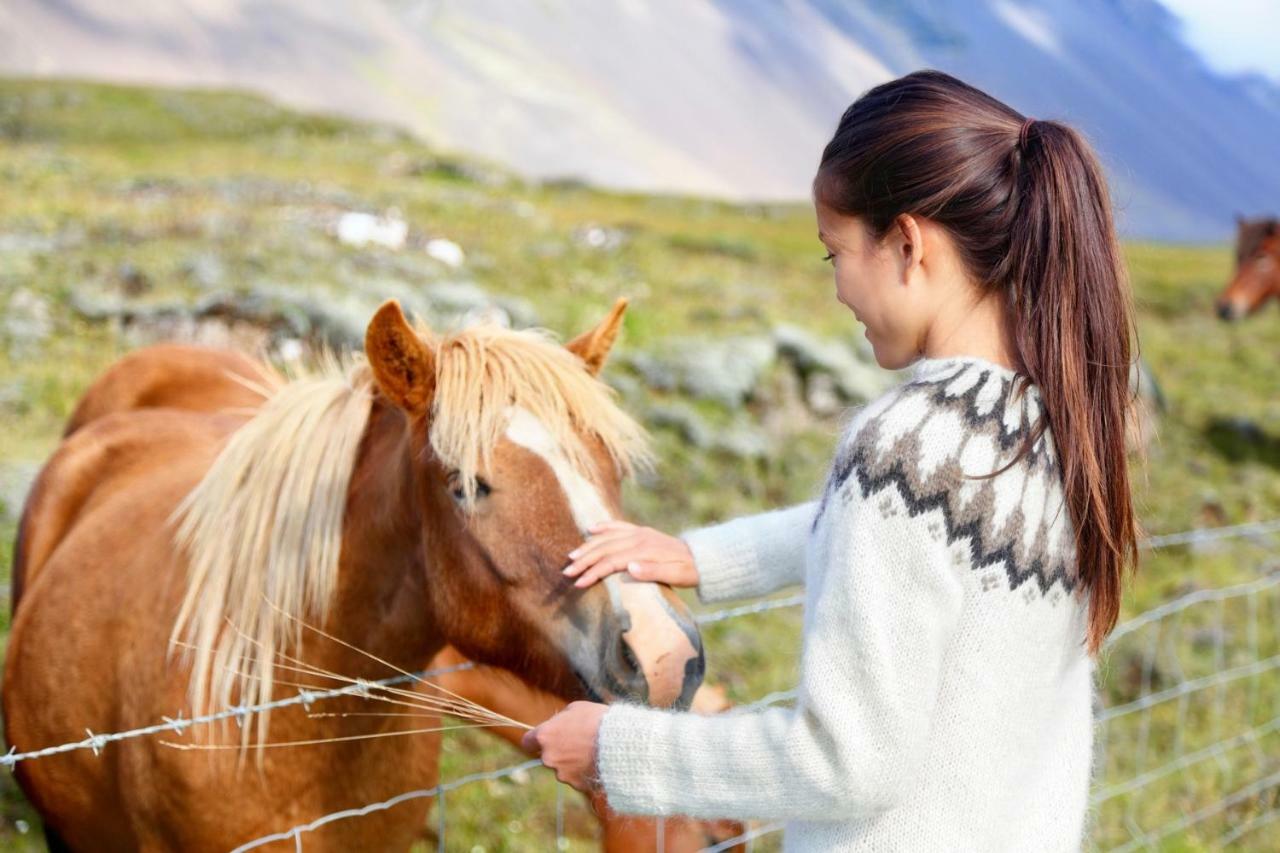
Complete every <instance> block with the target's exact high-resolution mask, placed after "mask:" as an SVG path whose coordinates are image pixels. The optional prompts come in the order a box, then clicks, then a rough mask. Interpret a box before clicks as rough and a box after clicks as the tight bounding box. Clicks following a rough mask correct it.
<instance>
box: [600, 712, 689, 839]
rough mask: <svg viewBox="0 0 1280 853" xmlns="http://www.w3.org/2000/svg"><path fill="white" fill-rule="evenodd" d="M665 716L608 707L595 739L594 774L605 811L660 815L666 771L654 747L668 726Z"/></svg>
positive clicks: (666, 714) (667, 716) (667, 719)
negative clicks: (601, 794)
mask: <svg viewBox="0 0 1280 853" xmlns="http://www.w3.org/2000/svg"><path fill="white" fill-rule="evenodd" d="M670 716H671V715H670V714H669V713H664V712H662V711H660V710H658V709H655V708H646V707H643V706H640V705H628V704H624V703H618V704H614V705H610V706H609V710H607V711H606V712H605V714H604V717H603V718H602V719H601V720H600V730H599V732H598V733H597V735H596V773H597V775H598V777H599V779H600V786H601V788H602V789H603V790H604V794H605V798H606V799H607V800H608V801H609V807H610V808H611V809H613V810H614V811H615V812H618V813H619V814H633V815H635V814H648V815H656V814H663V813H664V812H663V802H662V801H663V797H662V792H661V788H662V785H661V784H660V783H661V780H662V779H664V778H666V774H667V773H669V772H670V769H671V768H670V767H668V766H665V764H663V762H660V761H659V760H658V759H657V755H656V750H655V749H654V747H655V746H656V744H657V743H658V742H659V741H661V740H662V738H663V736H664V735H665V734H666V731H667V729H668V727H669V726H668V723H669V722H670V720H669V717H670Z"/></svg>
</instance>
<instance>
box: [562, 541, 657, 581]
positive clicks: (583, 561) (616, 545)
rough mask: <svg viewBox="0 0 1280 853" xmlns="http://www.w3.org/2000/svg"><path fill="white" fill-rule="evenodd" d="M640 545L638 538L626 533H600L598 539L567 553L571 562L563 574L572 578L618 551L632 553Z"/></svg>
mask: <svg viewBox="0 0 1280 853" xmlns="http://www.w3.org/2000/svg"><path fill="white" fill-rule="evenodd" d="M640 544H641V542H640V538H639V537H638V536H636V535H635V534H634V533H629V532H626V531H615V532H612V533H602V534H600V536H599V537H592V538H591V539H590V540H589V541H588V542H587V543H586V544H585V545H581V546H579V547H578V548H576V549H574V550H573V551H570V552H569V559H571V560H573V562H572V563H570V564H569V565H568V566H566V567H565V568H564V573H565V574H566V575H568V576H569V577H573V576H575V575H577V574H579V573H580V572H582V570H583V569H586V568H588V567H589V566H591V565H592V564H594V563H596V562H598V561H600V560H602V559H604V558H605V557H607V556H610V555H613V554H616V553H618V552H620V551H627V550H631V551H634V550H636V549H637V548H638V547H639V546H640Z"/></svg>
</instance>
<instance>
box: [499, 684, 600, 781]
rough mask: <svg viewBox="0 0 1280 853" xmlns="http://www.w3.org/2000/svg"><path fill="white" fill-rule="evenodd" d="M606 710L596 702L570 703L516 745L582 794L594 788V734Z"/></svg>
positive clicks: (596, 732)
mask: <svg viewBox="0 0 1280 853" xmlns="http://www.w3.org/2000/svg"><path fill="white" fill-rule="evenodd" d="M606 710H608V707H607V706H605V705H601V704H600V703H599V702H570V703H569V705H568V707H566V708H565V709H564V710H563V711H561V712H560V713H558V714H556V715H555V716H554V717H552V718H551V719H549V720H547V721H546V722H545V723H543V724H542V725H540V726H538V727H537V728H534V729H530V730H529V731H527V732H525V733H524V738H523V739H522V740H521V742H520V745H521V746H523V747H524V748H525V750H527V751H529V752H531V753H533V754H534V755H538V756H540V757H541V758H542V763H543V764H545V765H546V766H547V767H550V768H551V769H552V770H554V771H556V778H557V779H559V780H560V781H561V782H564V783H565V784H566V785H571V786H573V787H574V788H577V789H578V790H579V791H582V792H583V793H590V792H591V791H592V790H593V789H594V788H595V786H596V735H597V734H598V733H599V732H600V721H601V720H602V719H603V718H604V712H605V711H606Z"/></svg>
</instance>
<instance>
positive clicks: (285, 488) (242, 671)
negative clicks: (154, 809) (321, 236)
mask: <svg viewBox="0 0 1280 853" xmlns="http://www.w3.org/2000/svg"><path fill="white" fill-rule="evenodd" d="M419 334H421V335H422V336H423V337H424V338H425V339H426V340H428V341H430V340H431V336H430V333H429V332H428V331H427V330H425V329H423V328H421V327H419ZM433 349H434V351H435V356H436V360H435V364H436V392H435V397H434V400H433V404H432V415H431V424H430V432H429V436H430V443H431V447H432V450H433V452H434V453H435V454H436V455H437V457H438V458H439V459H440V461H441V462H442V463H443V464H445V465H447V466H449V467H451V468H454V469H456V470H457V471H458V472H459V475H460V477H461V478H462V482H463V483H464V484H465V486H464V488H465V489H466V491H467V499H468V501H470V500H471V499H472V498H473V496H474V489H475V484H474V480H475V477H476V475H477V473H478V472H480V471H482V470H484V468H485V467H486V466H487V465H488V462H489V459H490V454H491V452H492V450H493V448H494V447H495V446H496V445H497V443H498V442H499V441H500V440H501V437H502V434H503V432H504V431H505V429H506V426H507V421H508V418H509V415H510V411H511V407H512V406H516V407H521V408H523V409H525V410H527V411H528V412H530V413H531V414H532V415H533V416H534V417H536V418H538V419H539V420H540V421H541V422H542V423H543V424H544V425H545V426H546V427H547V429H548V430H549V431H550V432H551V434H552V436H553V437H554V438H555V439H556V440H557V441H558V442H559V444H560V446H561V448H562V449H563V450H564V452H565V454H566V456H567V457H568V459H569V460H570V462H571V464H573V465H574V466H575V467H576V468H577V469H578V470H579V471H580V472H582V473H583V474H584V475H585V476H587V477H589V478H593V479H594V476H593V472H592V467H591V462H590V457H589V454H588V451H587V449H586V447H585V445H584V443H583V441H582V439H581V434H584V433H585V434H593V435H595V436H597V437H599V439H600V440H601V442H602V443H603V445H604V446H605V447H606V448H607V449H608V452H609V454H610V456H611V458H612V459H613V461H614V463H615V465H616V466H617V469H618V471H619V472H620V473H622V474H626V473H628V472H630V471H632V470H633V469H634V468H635V467H637V466H639V465H647V464H648V463H649V462H650V460H651V456H650V454H649V450H648V443H647V437H646V435H645V433H644V431H643V429H642V428H641V427H640V426H639V425H638V424H637V423H636V422H635V421H634V420H632V419H631V418H630V417H629V416H628V415H626V413H624V412H623V411H622V410H621V409H620V408H619V407H618V405H617V403H616V401H615V394H614V392H613V390H612V389H611V388H609V386H607V385H605V384H604V383H603V382H601V381H600V380H599V379H597V378H596V377H594V376H592V375H591V374H590V373H588V372H587V371H586V370H585V369H584V367H583V364H582V362H581V361H580V360H579V359H578V358H577V357H576V356H575V355H573V354H572V353H571V352H569V351H568V350H567V349H565V348H564V347H562V346H560V345H559V344H558V343H556V341H555V340H554V338H552V337H551V336H550V335H549V333H547V332H545V331H543V330H533V329H530V330H522V331H513V330H509V329H503V328H501V327H497V326H493V325H479V326H473V327H470V328H468V329H464V330H462V331H459V332H456V333H454V334H452V335H449V336H447V337H445V338H443V339H442V340H440V341H439V342H436V343H434V344H433ZM375 390H376V386H375V383H374V381H373V379H372V372H371V371H370V370H369V367H368V365H367V364H366V363H365V362H364V360H363V357H360V356H357V357H355V358H353V359H352V360H350V361H348V362H347V363H345V364H340V363H339V362H338V361H337V360H336V359H333V358H328V359H326V360H325V362H324V364H323V365H322V366H321V368H320V369H319V370H318V372H316V373H315V374H313V375H309V376H305V377H302V378H299V379H295V380H293V381H291V382H288V383H286V384H284V385H282V386H281V387H279V388H278V389H277V390H276V391H275V393H274V394H273V395H272V396H271V397H270V398H269V399H268V400H267V402H266V403H265V404H263V406H262V408H261V409H260V410H259V411H258V413H257V414H256V415H255V416H254V417H253V418H252V419H251V420H249V421H248V422H247V423H245V424H244V425H243V426H242V427H240V428H239V429H238V430H237V431H236V432H235V433H234V434H233V435H232V436H231V438H230V439H229V440H228V442H227V445H226V447H225V448H223V450H222V452H221V453H220V454H219V455H218V457H217V459H215V460H214V462H213V465H212V466H211V467H210V469H209V471H208V472H207V473H206V474H205V476H204V478H203V479H202V480H201V481H200V483H199V484H198V485H197V486H196V487H195V488H194V489H193V490H192V491H191V492H190V494H188V495H187V497H186V498H185V499H184V500H183V501H182V503H181V504H180V505H179V506H178V508H177V509H176V510H175V512H174V522H175V525H176V532H175V541H176V542H177V544H178V545H179V546H180V547H181V548H182V549H184V550H185V552H186V554H187V557H188V577H187V590H186V594H185V596H184V597H183V600H182V604H181V606H180V609H179V612H178V617H177V620H176V621H175V623H174V628H173V633H172V635H171V641H172V643H173V644H174V646H175V648H179V649H182V650H184V653H185V654H186V655H187V657H188V659H189V660H190V661H191V664H192V669H191V682H190V697H191V702H192V707H193V709H194V712H195V713H205V712H208V711H210V710H216V709H219V708H222V707H226V706H228V705H230V704H232V702H235V701H238V702H239V703H242V704H245V705H254V704H259V703H262V702H266V701H269V700H270V699H271V698H272V692H273V687H274V665H273V664H274V662H275V661H276V659H277V655H278V654H279V653H280V652H282V651H285V650H286V649H288V648H297V644H298V642H299V640H300V632H301V622H303V621H306V622H309V623H311V624H315V625H321V624H323V623H324V620H325V617H326V615H327V611H328V605H329V603H330V600H331V599H332V597H333V592H334V590H335V589H336V586H337V578H338V561H339V555H340V551H341V545H342V524H343V515H344V512H345V509H346V497H347V490H348V486H349V483H350V480H351V475H352V472H353V471H354V469H355V465H356V461H357V459H356V457H357V454H358V451H359V447H360V441H361V437H362V436H363V435H364V431H365V428H366V426H367V424H368V419H369V411H370V404H371V402H372V399H373V395H374V393H375ZM257 717H258V723H257V725H256V727H254V728H256V729H257V733H258V735H257V740H258V743H259V744H261V743H263V742H264V741H265V738H266V731H267V724H268V720H269V717H268V715H267V714H265V713H263V714H260V715H257ZM250 728H251V727H250V726H248V725H246V726H245V727H244V730H243V733H242V743H243V744H245V745H247V744H248V741H249V729H250Z"/></svg>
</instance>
